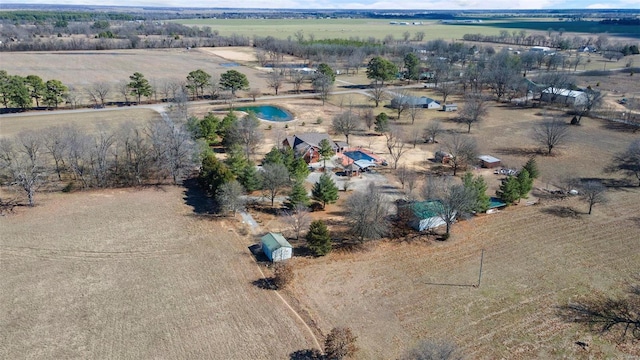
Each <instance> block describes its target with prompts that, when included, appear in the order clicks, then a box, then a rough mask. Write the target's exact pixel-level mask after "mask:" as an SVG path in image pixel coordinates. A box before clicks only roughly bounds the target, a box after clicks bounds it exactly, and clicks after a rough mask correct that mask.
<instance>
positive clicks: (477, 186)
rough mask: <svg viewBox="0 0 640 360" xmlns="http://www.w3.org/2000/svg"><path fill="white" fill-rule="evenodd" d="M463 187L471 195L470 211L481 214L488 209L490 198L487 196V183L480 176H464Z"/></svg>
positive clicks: (467, 174) (468, 174) (469, 174)
mask: <svg viewBox="0 0 640 360" xmlns="http://www.w3.org/2000/svg"><path fill="white" fill-rule="evenodd" d="M462 182H463V185H464V187H465V188H466V189H469V191H471V192H472V193H473V197H474V201H473V205H472V206H471V209H470V210H472V211H475V212H477V213H483V212H485V211H487V210H488V209H489V205H490V204H491V198H490V197H489V195H487V183H486V181H484V178H483V177H482V176H477V177H474V176H473V175H472V174H471V173H470V172H468V173H466V174H464V177H463V178H462Z"/></svg>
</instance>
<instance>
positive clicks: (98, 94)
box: [87, 82, 111, 107]
mask: <svg viewBox="0 0 640 360" xmlns="http://www.w3.org/2000/svg"><path fill="white" fill-rule="evenodd" d="M110 91H111V86H110V85H109V84H108V83H106V82H97V83H94V84H92V85H91V86H90V87H89V88H88V89H87V94H88V95H89V98H90V99H91V100H92V101H93V102H94V103H95V104H96V106H98V102H100V105H101V106H103V107H104V102H105V100H106V98H107V96H108V95H109V92H110Z"/></svg>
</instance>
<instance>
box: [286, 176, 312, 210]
mask: <svg viewBox="0 0 640 360" xmlns="http://www.w3.org/2000/svg"><path fill="white" fill-rule="evenodd" d="M284 205H285V206H286V207H287V208H289V209H294V208H295V207H296V205H303V206H309V196H308V195H307V189H305V188H304V185H303V184H302V181H296V182H295V183H294V184H293V186H292V187H291V192H290V193H289V197H288V198H287V201H285V203H284Z"/></svg>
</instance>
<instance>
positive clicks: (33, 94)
mask: <svg viewBox="0 0 640 360" xmlns="http://www.w3.org/2000/svg"><path fill="white" fill-rule="evenodd" d="M0 99H2V104H3V105H4V107H5V108H8V107H15V108H19V109H23V110H25V109H29V108H31V107H32V106H33V103H34V102H35V103H36V106H37V107H40V106H41V105H46V106H48V107H50V108H57V107H58V105H60V104H61V103H63V102H64V101H71V100H70V95H69V89H68V88H67V87H66V86H65V85H64V84H62V82H61V81H60V80H55V79H51V80H47V81H44V80H42V78H40V77H39V76H37V75H27V76H26V77H22V76H19V75H10V74H8V73H7V72H6V71H5V70H0Z"/></svg>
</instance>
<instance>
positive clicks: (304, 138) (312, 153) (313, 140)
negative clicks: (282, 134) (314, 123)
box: [282, 133, 340, 164]
mask: <svg viewBox="0 0 640 360" xmlns="http://www.w3.org/2000/svg"><path fill="white" fill-rule="evenodd" d="M322 140H327V141H329V144H330V145H331V148H332V149H333V151H335V152H340V147H339V146H338V145H337V144H336V143H335V142H334V141H333V140H331V138H330V137H329V134H327V133H302V134H294V135H293V136H287V138H286V139H284V141H282V146H285V147H288V148H290V149H293V152H294V153H295V154H296V155H297V156H302V158H303V159H304V161H306V162H307V164H310V163H315V162H318V161H320V153H319V150H320V141H322Z"/></svg>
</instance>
